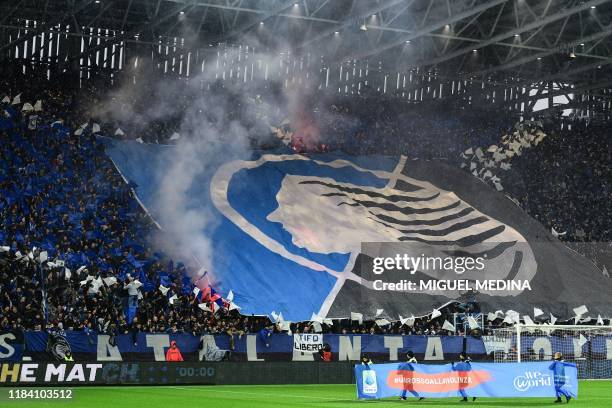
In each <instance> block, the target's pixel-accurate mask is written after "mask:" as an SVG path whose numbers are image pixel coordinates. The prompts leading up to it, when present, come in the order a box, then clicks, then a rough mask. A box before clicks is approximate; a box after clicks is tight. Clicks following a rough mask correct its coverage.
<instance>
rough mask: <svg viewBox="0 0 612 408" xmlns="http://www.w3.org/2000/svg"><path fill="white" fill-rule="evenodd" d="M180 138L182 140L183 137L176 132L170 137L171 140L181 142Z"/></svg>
mask: <svg viewBox="0 0 612 408" xmlns="http://www.w3.org/2000/svg"><path fill="white" fill-rule="evenodd" d="M180 138H181V135H179V134H178V133H176V132H174V133H173V134H172V136H170V140H179V139H180Z"/></svg>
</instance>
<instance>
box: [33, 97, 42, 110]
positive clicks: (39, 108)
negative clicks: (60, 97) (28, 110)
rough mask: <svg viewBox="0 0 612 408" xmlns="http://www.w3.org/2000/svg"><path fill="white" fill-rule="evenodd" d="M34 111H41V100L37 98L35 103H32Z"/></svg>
mask: <svg viewBox="0 0 612 408" xmlns="http://www.w3.org/2000/svg"><path fill="white" fill-rule="evenodd" d="M34 111H36V112H40V111H42V101H41V100H40V99H38V100H37V101H36V103H35V104H34Z"/></svg>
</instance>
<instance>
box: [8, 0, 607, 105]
mask: <svg viewBox="0 0 612 408" xmlns="http://www.w3.org/2000/svg"><path fill="white" fill-rule="evenodd" d="M0 16H2V17H0V40H2V41H1V42H0V59H2V58H4V55H5V54H6V52H5V51H6V50H7V49H10V47H11V46H14V45H15V44H18V43H20V42H23V41H24V40H26V39H27V37H28V36H33V35H36V34H37V33H40V32H42V31H45V30H47V29H50V28H51V27H54V26H57V25H62V24H63V25H67V26H69V27H70V31H71V35H77V36H78V35H83V31H84V30H83V28H84V27H102V28H105V29H112V30H116V32H117V33H119V34H116V35H115V38H114V41H129V42H134V41H138V42H141V43H146V42H150V43H151V44H155V41H157V39H158V38H160V37H171V36H181V37H182V38H185V41H187V43H193V44H199V45H200V46H201V45H202V44H218V43H238V42H241V43H244V42H247V43H248V42H249V41H251V42H256V43H257V45H258V46H260V47H261V46H262V45H264V46H269V47H275V49H277V48H278V47H287V48H288V49H292V50H293V51H294V52H305V51H307V50H308V51H309V52H312V51H314V52H317V53H321V55H325V56H326V57H328V58H329V57H331V58H333V59H334V60H335V61H337V62H343V61H348V60H356V59H357V60H363V59H368V60H370V61H383V62H384V63H385V64H386V67H393V69H395V70H413V69H419V70H421V71H422V70H429V71H435V72H436V75H439V76H442V77H444V76H447V77H457V76H458V75H463V76H465V75H469V76H470V78H471V79H476V80H478V79H480V80H483V81H484V80H486V81H497V80H499V81H504V80H505V79H507V78H508V77H512V78H513V80H516V79H517V78H518V79H519V80H521V81H525V83H526V84H531V85H532V86H533V83H534V81H537V82H538V83H545V82H546V81H556V82H557V83H559V84H561V85H560V86H561V87H563V85H562V84H563V83H572V84H573V85H572V86H573V91H574V92H580V91H582V90H587V91H588V92H591V93H592V92H596V91H598V90H604V91H603V92H601V93H600V95H599V96H601V97H602V98H604V99H606V100H609V98H610V97H611V96H610V95H609V89H610V88H612V70H610V69H609V68H610V66H611V65H612V0H588V1H587V0H585V1H578V0H452V1H451V0H53V1H50V0H46V1H43V0H15V1H13V2H3V4H2V5H0ZM25 19H29V20H35V21H37V22H39V23H38V25H37V26H36V28H34V29H30V30H29V31H28V33H27V35H21V36H19V38H15V36H9V35H8V34H7V33H8V32H9V31H10V30H11V29H15V28H19V27H23V21H24V20H25ZM9 37H10V38H9ZM106 44H108V43H106ZM102 46H104V45H97V46H96V45H93V46H90V47H87V48H86V49H84V50H80V51H78V52H76V53H75V54H74V58H81V57H83V56H84V55H86V54H88V53H92V52H95V51H97V50H99V49H100V47H102ZM536 88H537V87H536ZM552 91H553V90H552V89H551V90H550V92H551V93H552ZM556 91H559V92H561V93H563V89H557V90H555V92H556ZM566 92H567V90H566Z"/></svg>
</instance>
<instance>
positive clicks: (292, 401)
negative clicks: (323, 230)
mask: <svg viewBox="0 0 612 408" xmlns="http://www.w3.org/2000/svg"><path fill="white" fill-rule="evenodd" d="M5 390H6V388H5V389H4V390H3V392H4V395H3V397H4V398H6V391H5ZM73 390H74V395H73V396H74V399H73V400H72V401H71V402H66V401H23V400H22V401H13V402H6V399H4V398H3V403H2V406H3V407H7V408H10V407H16V408H17V407H20V408H26V407H32V408H43V407H60V406H61V407H66V408H70V407H74V408H177V407H178V408H187V407H220V408H233V407H241V408H242V407H247V408H259V407H261V408H269V407H323V408H343V407H371V408H379V407H381V408H382V407H400V406H402V405H405V406H423V407H428V408H433V407H448V406H474V407H476V406H478V407H542V406H558V405H560V404H553V399H554V398H479V399H477V400H476V402H474V403H472V402H471V400H470V402H468V403H461V402H459V398H458V397H457V398H447V399H425V400H423V401H420V402H418V401H416V399H415V398H410V399H409V400H408V401H400V400H399V399H395V398H394V399H385V400H378V401H358V400H357V398H356V394H355V386H354V385H226V386H163V387H155V386H141V387H134V386H125V387H105V386H101V387H75V388H73ZM579 395H580V398H579V399H578V400H572V401H571V402H570V404H569V405H568V406H571V407H588V408H599V407H601V408H604V407H606V408H607V407H612V381H581V382H580V388H579ZM563 405H565V404H563Z"/></svg>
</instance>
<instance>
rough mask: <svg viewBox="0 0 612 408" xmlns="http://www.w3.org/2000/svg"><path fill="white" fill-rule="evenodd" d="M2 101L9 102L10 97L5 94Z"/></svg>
mask: <svg viewBox="0 0 612 408" xmlns="http://www.w3.org/2000/svg"><path fill="white" fill-rule="evenodd" d="M2 103H11V98H10V97H9V96H5V97H4V98H3V99H2Z"/></svg>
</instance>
